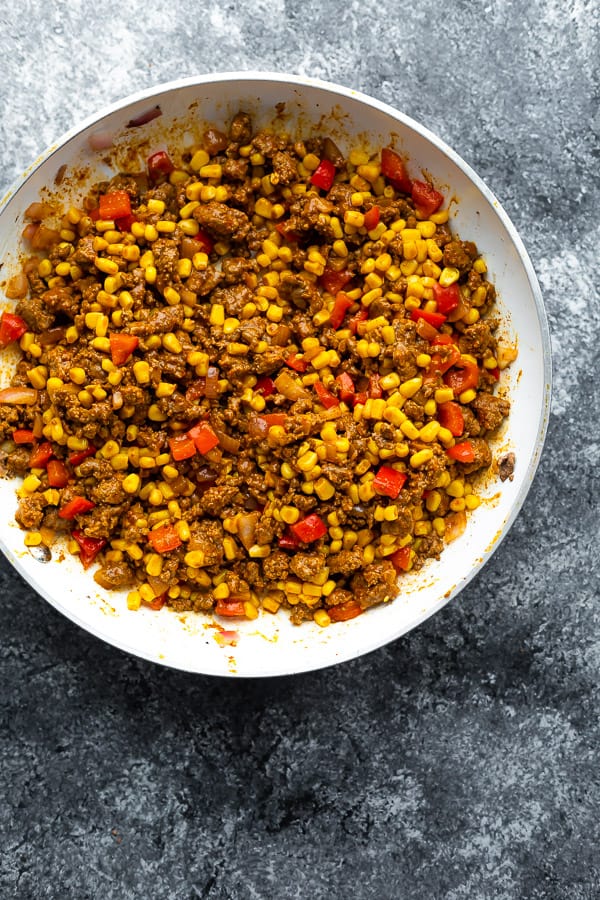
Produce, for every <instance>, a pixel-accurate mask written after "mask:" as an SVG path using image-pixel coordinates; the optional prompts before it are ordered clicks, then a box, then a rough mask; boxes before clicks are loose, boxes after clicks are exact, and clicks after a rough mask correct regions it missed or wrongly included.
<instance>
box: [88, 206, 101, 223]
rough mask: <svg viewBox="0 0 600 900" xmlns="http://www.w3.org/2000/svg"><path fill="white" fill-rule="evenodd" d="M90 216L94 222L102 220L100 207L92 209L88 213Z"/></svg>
mask: <svg viewBox="0 0 600 900" xmlns="http://www.w3.org/2000/svg"><path fill="white" fill-rule="evenodd" d="M88 216H89V218H90V219H91V220H92V222H97V221H98V219H99V218H100V207H99V206H96V207H95V208H94V209H90V210H89V212H88Z"/></svg>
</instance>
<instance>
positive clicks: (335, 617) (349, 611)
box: [327, 600, 364, 622]
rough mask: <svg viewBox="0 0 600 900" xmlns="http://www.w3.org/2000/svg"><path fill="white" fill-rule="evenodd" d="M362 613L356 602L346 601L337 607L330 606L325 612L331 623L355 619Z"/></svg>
mask: <svg viewBox="0 0 600 900" xmlns="http://www.w3.org/2000/svg"><path fill="white" fill-rule="evenodd" d="M362 612H364V610H363V608H362V606H361V605H360V603H359V602H358V601H357V600H347V601H346V602H345V603H340V605H339V606H332V607H330V608H329V609H328V610H327V614H328V616H329V618H330V619H331V621H332V622H347V621H348V620H349V619H355V618H356V617H357V616H360V614H361V613H362Z"/></svg>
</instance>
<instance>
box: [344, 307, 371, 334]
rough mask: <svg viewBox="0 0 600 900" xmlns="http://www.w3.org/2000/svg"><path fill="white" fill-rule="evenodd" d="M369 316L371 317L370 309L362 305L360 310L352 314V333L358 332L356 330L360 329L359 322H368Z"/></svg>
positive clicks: (350, 323)
mask: <svg viewBox="0 0 600 900" xmlns="http://www.w3.org/2000/svg"><path fill="white" fill-rule="evenodd" d="M368 318H369V310H368V309H365V307H364V306H361V308H360V309H359V310H358V312H357V313H355V314H354V315H353V316H352V318H351V319H350V322H349V323H348V324H349V326H350V331H351V332H352V334H356V332H357V331H358V326H359V323H360V322H366V321H367V319H368Z"/></svg>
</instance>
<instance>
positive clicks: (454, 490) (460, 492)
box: [446, 478, 465, 497]
mask: <svg viewBox="0 0 600 900" xmlns="http://www.w3.org/2000/svg"><path fill="white" fill-rule="evenodd" d="M446 493H447V494H448V495H449V496H450V497H464V495H465V484H464V481H462V480H461V479H459V478H455V479H454V480H453V481H451V482H450V484H449V485H447V486H446Z"/></svg>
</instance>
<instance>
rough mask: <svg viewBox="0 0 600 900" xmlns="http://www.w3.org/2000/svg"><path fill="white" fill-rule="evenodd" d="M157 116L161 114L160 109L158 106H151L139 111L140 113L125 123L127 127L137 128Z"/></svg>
mask: <svg viewBox="0 0 600 900" xmlns="http://www.w3.org/2000/svg"><path fill="white" fill-rule="evenodd" d="M159 116H162V109H161V108H160V106H153V107H152V108H151V109H147V110H146V111H145V112H143V113H140V115H139V116H136V117H135V118H134V119H130V120H129V122H128V123H127V127H128V128H138V127H139V126H140V125H146V124H147V123H148V122H151V121H152V119H157V118H158V117H159Z"/></svg>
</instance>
